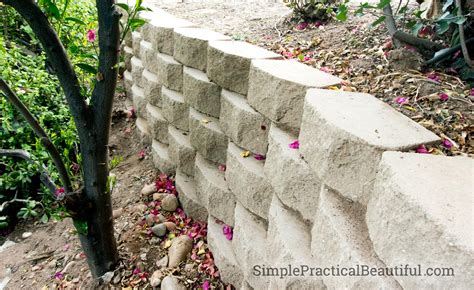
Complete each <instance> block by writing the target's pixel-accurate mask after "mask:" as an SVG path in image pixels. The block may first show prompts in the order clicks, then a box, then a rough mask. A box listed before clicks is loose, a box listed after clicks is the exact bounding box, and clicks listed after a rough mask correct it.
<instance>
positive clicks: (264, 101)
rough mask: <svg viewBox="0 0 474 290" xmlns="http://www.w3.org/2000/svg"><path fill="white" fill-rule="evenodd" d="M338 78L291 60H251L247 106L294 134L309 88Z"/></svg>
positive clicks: (331, 83)
mask: <svg viewBox="0 0 474 290" xmlns="http://www.w3.org/2000/svg"><path fill="white" fill-rule="evenodd" d="M341 81H342V80H341V79H340V78H337V77H335V76H332V75H330V74H327V73H324V72H322V71H319V70H317V69H315V68H313V67H310V66H308V65H305V64H302V63H300V62H297V61H294V60H265V59H256V60H252V65H251V67H250V75H249V92H248V95H247V99H248V102H249V104H250V106H252V107H253V108H255V109H256V110H257V111H258V112H260V113H261V114H263V115H264V116H265V117H267V118H269V119H270V120H272V121H273V122H276V123H277V124H278V126H279V127H280V128H282V129H284V130H285V131H289V132H291V133H292V134H295V135H298V133H299V129H300V126H301V116H302V115H303V104H304V97H305V95H306V91H307V90H308V89H309V88H312V87H314V88H324V87H328V86H331V85H336V84H339V83H340V82H341Z"/></svg>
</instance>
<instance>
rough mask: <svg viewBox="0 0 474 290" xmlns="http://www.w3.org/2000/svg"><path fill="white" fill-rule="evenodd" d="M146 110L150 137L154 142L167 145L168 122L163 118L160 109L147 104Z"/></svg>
mask: <svg viewBox="0 0 474 290" xmlns="http://www.w3.org/2000/svg"><path fill="white" fill-rule="evenodd" d="M146 110H147V121H148V129H149V130H148V131H149V132H150V136H151V137H152V138H153V139H154V140H157V141H159V142H161V143H164V144H168V121H166V119H165V118H164V117H163V114H162V111H161V109H160V108H158V107H155V106H153V105H151V104H148V105H147V106H146Z"/></svg>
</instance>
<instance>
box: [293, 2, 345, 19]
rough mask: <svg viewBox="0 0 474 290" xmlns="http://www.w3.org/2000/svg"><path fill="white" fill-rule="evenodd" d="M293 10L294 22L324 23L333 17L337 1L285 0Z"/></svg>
mask: <svg viewBox="0 0 474 290" xmlns="http://www.w3.org/2000/svg"><path fill="white" fill-rule="evenodd" d="M284 2H285V3H286V5H287V6H288V7H290V8H291V9H293V20H294V21H296V22H314V21H318V20H320V21H324V20H328V19H330V18H331V17H333V14H334V9H335V7H336V6H335V5H334V4H336V3H337V2H340V1H338V0H285V1H284Z"/></svg>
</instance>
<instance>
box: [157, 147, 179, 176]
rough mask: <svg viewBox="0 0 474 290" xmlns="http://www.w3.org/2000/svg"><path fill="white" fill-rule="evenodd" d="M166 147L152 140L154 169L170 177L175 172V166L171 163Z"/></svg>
mask: <svg viewBox="0 0 474 290" xmlns="http://www.w3.org/2000/svg"><path fill="white" fill-rule="evenodd" d="M168 152H169V149H168V145H166V144H163V143H160V142H158V141H156V140H153V143H152V155H153V163H154V164H155V168H156V169H158V170H159V171H160V172H162V173H165V174H168V175H172V174H174V173H175V172H176V164H174V163H173V161H171V159H170V156H169V153H168Z"/></svg>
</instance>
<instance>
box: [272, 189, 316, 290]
mask: <svg viewBox="0 0 474 290" xmlns="http://www.w3.org/2000/svg"><path fill="white" fill-rule="evenodd" d="M265 248H266V249H267V251H266V254H267V258H266V262H267V263H268V265H270V266H271V267H282V268H287V267H288V265H292V266H294V267H299V265H311V264H312V261H311V234H310V228H309V226H308V225H307V224H306V223H305V222H304V221H303V220H301V219H300V218H299V217H298V216H297V215H295V213H294V212H291V211H290V210H288V209H287V208H285V207H284V206H283V204H282V203H281V201H280V200H279V199H278V197H277V196H276V195H274V196H273V198H272V203H271V205H270V210H269V212H268V232H267V239H266V247H265ZM304 274H305V276H302V277H298V276H286V277H280V276H276V277H271V278H270V279H271V280H272V283H273V285H274V287H273V288H272V289H288V288H289V287H290V285H293V286H295V285H299V286H302V287H303V285H304V286H309V285H311V286H314V288H313V289H325V285H324V284H323V281H322V279H321V278H319V277H308V276H309V274H310V273H309V272H306V273H304ZM298 289H304V287H303V288H298Z"/></svg>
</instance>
